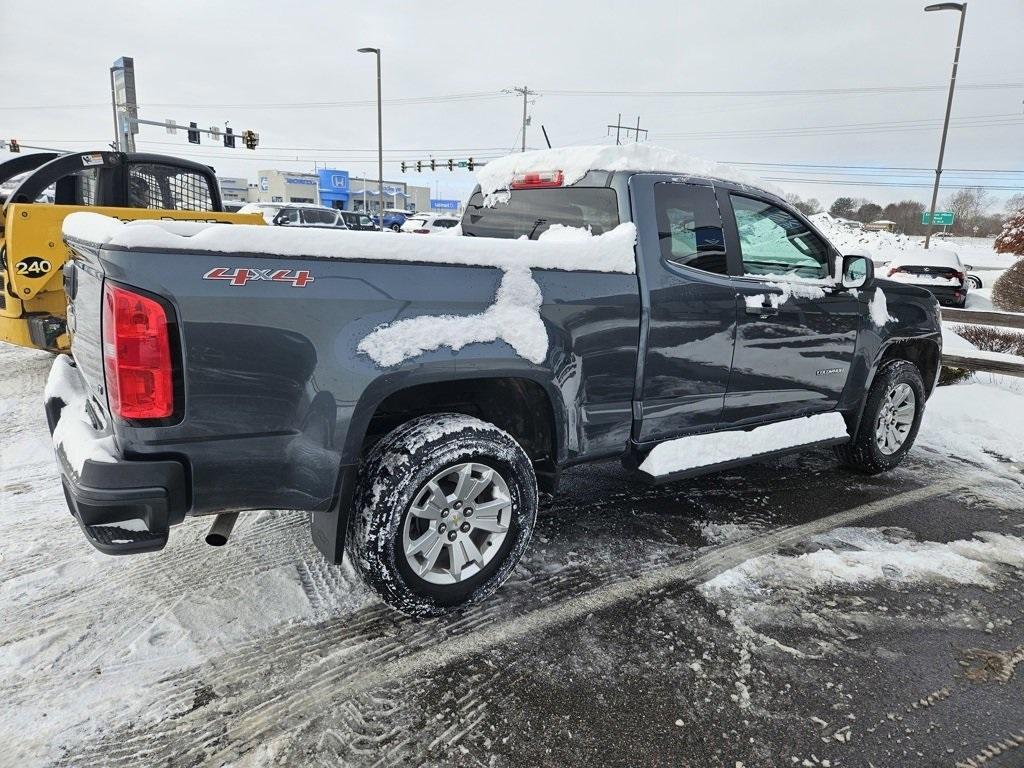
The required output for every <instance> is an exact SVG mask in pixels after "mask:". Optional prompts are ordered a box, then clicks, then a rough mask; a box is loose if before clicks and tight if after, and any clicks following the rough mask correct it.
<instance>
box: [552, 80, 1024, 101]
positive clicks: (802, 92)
mask: <svg viewBox="0 0 1024 768" xmlns="http://www.w3.org/2000/svg"><path fill="white" fill-rule="evenodd" d="M948 87H949V86H948V84H943V85H888V86H855V87H849V88H788V89H775V90H773V89H768V88H763V89H762V88H759V89H757V90H753V91H733V90H701V91H603V90H588V89H577V90H567V89H542V90H541V91H540V93H541V94H543V95H545V96H642V97H664V96H687V97H694V96H831V95H839V94H842V95H849V94H890V93H914V92H927V91H944V90H945V89H946V88H948ZM959 87H960V88H961V89H967V90H994V89H1004V88H1005V89H1008V88H1024V82H1011V83H971V84H969V85H961V86H959Z"/></svg>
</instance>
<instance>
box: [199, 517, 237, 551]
mask: <svg viewBox="0 0 1024 768" xmlns="http://www.w3.org/2000/svg"><path fill="white" fill-rule="evenodd" d="M237 519H238V513H237V512H222V513H220V514H219V515H217V517H216V519H215V520H214V521H213V525H212V526H211V527H210V532H209V533H208V534H206V543H207V544H209V545H210V546H211V547H223V546H224V545H225V544H227V543H228V536H230V535H231V529H232V528H234V527H235V520H237Z"/></svg>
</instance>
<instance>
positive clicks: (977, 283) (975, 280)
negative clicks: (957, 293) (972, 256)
mask: <svg viewBox="0 0 1024 768" xmlns="http://www.w3.org/2000/svg"><path fill="white" fill-rule="evenodd" d="M967 283H968V285H970V286H971V290H972V291H976V290H978V289H979V288H984V287H985V284H984V283H982V282H981V278H980V277H978V276H976V275H968V276H967Z"/></svg>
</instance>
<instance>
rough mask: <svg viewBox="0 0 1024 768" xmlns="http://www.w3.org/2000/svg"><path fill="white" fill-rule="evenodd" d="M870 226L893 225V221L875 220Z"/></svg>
mask: <svg viewBox="0 0 1024 768" xmlns="http://www.w3.org/2000/svg"><path fill="white" fill-rule="evenodd" d="M871 223H872V224H892V225H895V224H896V222H895V221H889V219H875V220H874V221H872V222H871Z"/></svg>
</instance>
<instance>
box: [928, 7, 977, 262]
mask: <svg viewBox="0 0 1024 768" xmlns="http://www.w3.org/2000/svg"><path fill="white" fill-rule="evenodd" d="M925 11H960V29H959V31H958V32H957V33H956V50H955V51H954V53H953V74H952V75H951V76H950V78H949V98H948V99H946V119H945V121H943V123H942V141H941V142H940V143H939V164H938V165H937V166H935V187H934V188H933V189H932V207H931V211H930V213H929V214H928V229H927V230H925V237H924V247H925V248H927V247H928V246H929V245H930V244H931V240H932V227H933V226H935V204H936V202H937V201H938V198H939V177H940V176H942V158H943V155H945V154H946V134H947V133H948V132H949V113H950V112H951V111H952V110H953V89H954V88H955V87H956V68H957V65H958V64H959V63H960V42H961V41H962V40H963V37H964V20H965V19H966V18H967V3H936V4H934V5H928V6H925Z"/></svg>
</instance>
